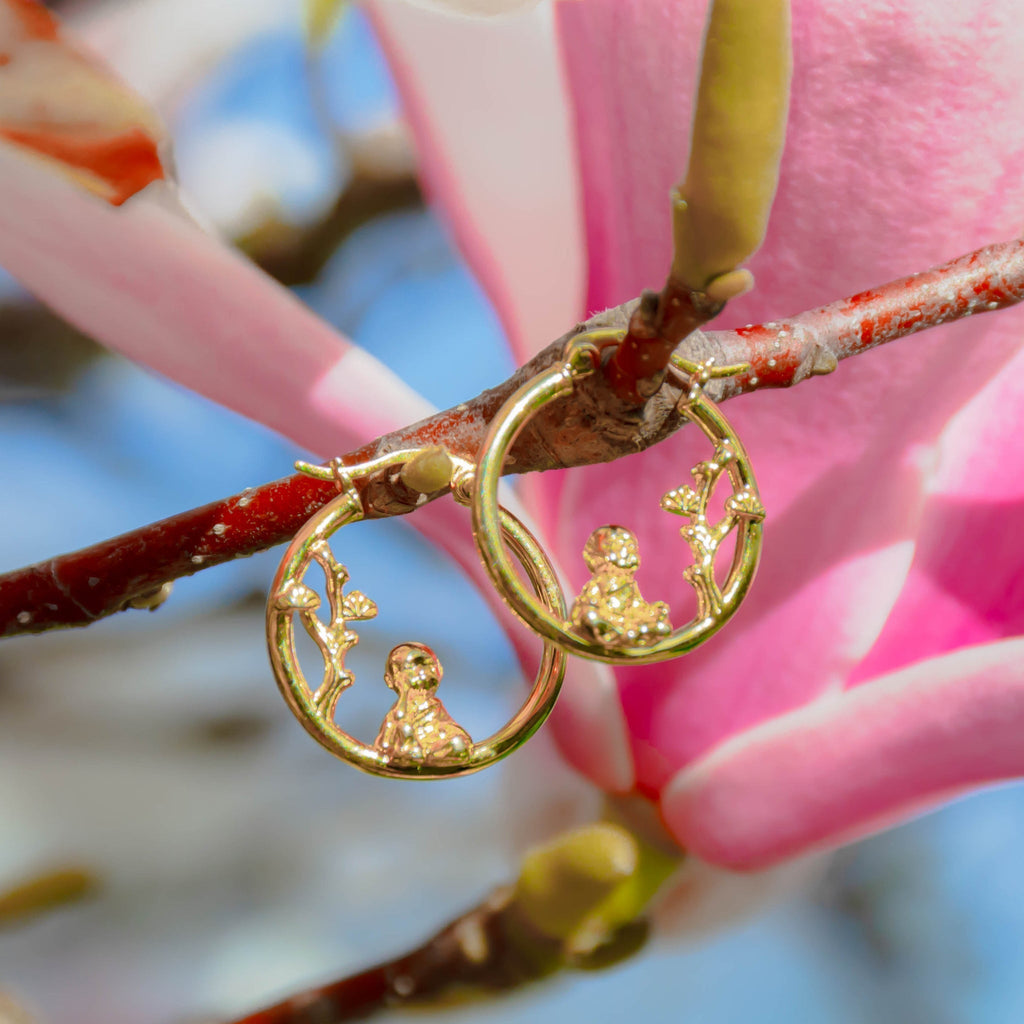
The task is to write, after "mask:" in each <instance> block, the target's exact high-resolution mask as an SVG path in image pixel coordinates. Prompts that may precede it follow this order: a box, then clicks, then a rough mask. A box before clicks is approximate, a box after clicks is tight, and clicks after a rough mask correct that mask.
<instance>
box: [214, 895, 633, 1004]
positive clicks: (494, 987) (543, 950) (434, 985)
mask: <svg viewBox="0 0 1024 1024" xmlns="http://www.w3.org/2000/svg"><path fill="white" fill-rule="evenodd" d="M511 897H512V892H511V890H509V889H500V890H498V891H497V892H495V893H494V895H493V896H492V897H491V898H490V899H489V900H487V901H485V902H484V903H483V904H481V905H480V906H479V907H475V908H474V909H473V910H471V911H469V913H466V914H463V915H462V916H461V917H459V918H457V919H456V920H455V921H453V922H452V923H451V924H448V925H446V926H445V927H444V928H442V929H441V931H439V932H438V933H437V934H436V935H434V936H433V937H431V938H430V939H428V940H427V941H426V942H425V943H424V944H423V945H422V946H420V947H419V948H418V949H414V950H413V951H412V952H411V953H407V954H405V955H404V956H401V957H398V958H397V959H395V960H388V961H385V962H384V963H380V964H377V965H375V966H373V967H370V968H367V969H366V970H364V971H360V972H359V973H358V974H353V975H350V976H349V977H347V978H342V979H340V980H339V981H334V982H331V983H330V984H327V985H323V986H319V987H316V988H312V989H308V990H306V991H305V992H301V993H299V994H297V995H294V996H291V997H290V998H288V999H285V1000H284V1001H283V1002H280V1003H277V1004H275V1005H274V1006H268V1007H266V1008H265V1009H263V1010H258V1011H257V1012H256V1013H253V1014H251V1015H250V1016H247V1017H244V1018H242V1019H240V1020H236V1021H233V1022H232V1024H343V1022H345V1021H353V1020H365V1019H366V1018H367V1017H370V1016H372V1015H373V1014H374V1013H377V1012H379V1011H382V1010H387V1009H392V1008H394V1007H397V1006H418V1007H423V1006H425V1005H430V1004H431V1003H437V1002H438V1001H440V1000H443V999H444V998H445V997H452V996H454V997H457V998H459V999H460V1001H462V1002H465V1001H466V999H467V998H468V997H469V996H471V995H475V996H484V995H493V994H495V993H498V992H506V991H509V990H511V989H515V988H519V987H521V986H522V985H525V984H529V983H530V982H535V981H539V980H541V979H543V978H546V977H548V976H549V975H551V974H553V973H555V972H556V971H559V970H562V969H565V968H575V969H584V970H593V969H597V968H602V967H607V966H611V965H612V964H615V963H618V962H619V961H621V960H623V959H625V958H626V957H629V956H632V955H633V954H634V953H636V952H637V950H639V949H640V948H641V947H642V946H643V944H644V943H645V941H646V939H647V934H648V925H647V922H646V921H645V920H643V919H640V920H637V921H633V922H630V923H629V924H627V925H625V926H623V927H622V928H620V929H619V930H618V931H617V932H614V933H613V934H612V935H611V936H609V938H608V940H607V941H606V942H604V943H602V944H601V945H599V946H598V947H597V948H596V949H594V950H592V951H591V952H589V953H586V954H575V955H574V954H572V953H570V952H568V951H567V949H566V947H565V946H564V945H563V943H562V942H560V941H559V940H558V939H555V938H553V937H551V936H548V935H545V934H544V933H543V932H541V931H539V930H538V929H537V928H536V927H535V926H534V925H533V924H532V923H531V922H530V921H529V920H528V919H527V918H526V917H525V916H524V915H523V914H522V913H521V912H520V911H519V909H518V907H517V905H516V903H515V902H514V901H513V900H512V899H511Z"/></svg>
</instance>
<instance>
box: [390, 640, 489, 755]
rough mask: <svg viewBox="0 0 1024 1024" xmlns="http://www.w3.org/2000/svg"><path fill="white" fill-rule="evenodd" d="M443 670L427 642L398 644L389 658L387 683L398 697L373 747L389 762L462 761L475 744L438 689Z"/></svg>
mask: <svg viewBox="0 0 1024 1024" xmlns="http://www.w3.org/2000/svg"><path fill="white" fill-rule="evenodd" d="M442 674H443V670H442V668H441V663H440V662H439V661H438V660H437V655H435V654H434V652H433V651H432V650H431V649H430V648H429V647H426V646H425V645H423V644H399V645H398V646H397V647H395V648H394V649H393V650H392V651H391V653H390V654H389V655H388V664H387V668H386V670H385V672H384V682H386V683H387V684H388V686H389V687H390V688H391V689H392V690H394V691H395V693H396V694H398V699H397V700H396V701H395V703H394V706H393V707H392V708H391V710H390V711H389V712H388V713H387V714H386V715H385V716H384V721H383V722H382V723H381V727H380V732H379V733H378V734H377V739H376V741H375V743H374V746H375V747H376V748H377V749H378V750H379V751H380V752H381V753H383V754H386V755H387V756H388V757H389V759H390V760H392V761H398V762H404V763H415V762H428V761H438V760H450V759H453V758H455V759H459V758H463V757H465V756H467V755H468V754H469V751H470V748H471V746H472V743H473V741H472V740H471V739H470V737H469V733H467V732H466V730H465V729H463V728H462V726H460V725H459V724H458V723H457V722H455V721H454V719H452V717H451V716H450V715H449V714H448V712H447V711H446V710H445V707H444V705H443V704H442V703H441V701H440V699H439V698H438V697H437V696H436V694H435V693H434V691H435V690H436V689H437V685H438V683H440V682H441V676H442Z"/></svg>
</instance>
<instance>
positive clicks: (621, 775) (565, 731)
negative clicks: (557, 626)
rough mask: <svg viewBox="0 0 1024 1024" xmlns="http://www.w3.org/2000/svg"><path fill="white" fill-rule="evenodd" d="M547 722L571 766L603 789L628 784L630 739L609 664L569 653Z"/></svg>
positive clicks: (632, 774) (622, 789)
mask: <svg viewBox="0 0 1024 1024" xmlns="http://www.w3.org/2000/svg"><path fill="white" fill-rule="evenodd" d="M551 728H552V729H553V730H554V735H555V738H556V739H557V740H558V746H559V748H560V750H561V752H562V754H563V756H564V757H565V759H566V760H567V761H568V762H569V764H571V765H572V766H573V767H574V768H575V769H576V770H577V771H579V772H582V774H584V775H585V776H587V778H589V779H590V780H591V781H592V782H595V783H596V784H597V785H598V786H600V787H601V788H602V789H603V790H605V791H606V792H609V793H628V792H629V791H630V790H632V789H633V787H634V785H635V784H636V770H635V768H634V765H633V752H632V745H631V743H630V737H629V731H628V729H627V728H626V716H625V714H624V713H623V709H622V701H621V698H620V697H619V689H618V686H617V685H616V682H615V673H614V671H613V670H612V669H611V667H610V666H608V665H604V664H602V663H601V662H597V661H584V660H583V659H581V658H570V659H569V664H568V666H567V668H566V673H565V683H564V684H563V686H562V693H561V696H559V698H558V704H557V705H556V706H555V710H554V711H553V712H552V715H551Z"/></svg>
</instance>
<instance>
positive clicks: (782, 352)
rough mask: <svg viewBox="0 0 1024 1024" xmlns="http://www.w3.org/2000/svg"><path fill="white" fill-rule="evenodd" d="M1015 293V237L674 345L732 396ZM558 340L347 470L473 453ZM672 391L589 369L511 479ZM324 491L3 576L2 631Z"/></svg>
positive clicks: (31, 625) (288, 522)
mask: <svg viewBox="0 0 1024 1024" xmlns="http://www.w3.org/2000/svg"><path fill="white" fill-rule="evenodd" d="M1022 298H1024V241H1019V240H1014V241H1011V242H1004V243H1000V244H998V245H992V246H988V247H986V248H985V249H981V250H978V251H977V252H974V253H970V254H969V255H967V256H963V257H960V258H959V259H956V260H953V261H952V262H950V263H947V264H944V265H943V266H941V267H938V268H936V269H934V270H930V271H927V272H926V273H923V274H916V275H914V276H912V277H909V278H903V279H901V280H899V281H894V282H892V283H890V284H887V285H883V286H882V287H880V288H876V289H873V290H871V291H867V292H862V293H861V294H859V295H855V296H853V297H852V298H849V299H843V300H841V301H839V302H834V303H832V304H830V305H828V306H823V307H821V308H820V309H815V310H811V311H809V312H807V313H802V314H800V315H798V316H795V317H791V318H789V319H787V320H784V321H779V322H776V323H767V324H763V325H759V326H756V327H748V328H743V329H740V330H736V331H718V332H709V333H701V332H699V331H697V332H694V333H693V334H692V335H690V337H688V338H687V339H686V340H685V341H684V342H683V344H682V346H681V349H680V350H681V351H682V352H683V353H685V354H687V355H688V356H690V357H692V358H697V359H703V358H707V357H708V356H714V357H715V358H716V360H717V361H718V362H719V364H720V365H721V364H724V363H740V362H749V363H750V364H751V371H750V372H749V373H747V374H745V375H743V376H742V377H739V378H735V379H730V380H726V381H714V382H712V384H711V385H709V387H708V390H709V393H710V394H711V395H712V397H713V398H716V399H723V398H730V397H733V396H735V395H737V394H741V393H743V392H745V391H753V390H756V389H758V388H763V387H789V386H791V385H793V384H796V383H799V382H800V381H801V380H803V379H805V378H806V377H808V376H812V375H815V374H822V373H829V372H831V371H832V370H833V369H835V367H836V365H837V364H838V361H839V360H841V359H845V358H847V357H849V356H852V355H856V354H857V353H859V352H863V351H866V350H867V349H869V348H873V347H875V346H877V345H882V344H884V343H886V342H888V341H892V340H894V339H896V338H901V337H904V336H905V335H908V334H913V333H914V332H916V331H919V330H923V329H925V328H928V327H935V326H937V325H939V324H943V323H947V322H949V321H952V320H957V319H959V318H961V317H964V316H970V315H972V314H975V313H984V312H990V311H992V310H997V309H1002V308H1004V307H1006V306H1010V305H1013V304H1015V303H1017V302H1020V301H1021V299H1022ZM636 308H637V302H632V303H627V304H626V305H625V306H622V307H618V308H617V309H613V310H609V311H607V312H606V313H603V314H601V315H600V316H598V317H595V318H593V319H592V320H591V321H589V322H588V324H586V325H581V326H580V327H579V328H577V330H582V329H585V328H586V327H597V326H609V325H612V326H618V327H625V326H626V324H627V323H628V321H629V318H630V317H631V316H632V314H633V313H634V311H635V310H636ZM571 333H575V332H571ZM567 337H569V335H567V336H566V338H567ZM566 338H561V339H559V340H558V341H556V342H554V343H553V344H551V345H549V346H548V347H547V348H546V349H545V350H544V351H543V352H541V353H540V354H539V355H537V356H536V357H535V358H534V359H533V360H531V361H530V363H528V364H527V365H526V366H524V367H521V368H520V369H519V370H518V371H517V372H516V373H515V374H514V375H513V376H512V377H511V378H509V380H507V381H505V383H503V384H502V385H501V386H499V387H497V388H494V389H493V390H490V391H485V392H484V393H483V394H481V395H479V396H477V397H476V398H474V399H472V400H471V401H468V402H465V403H463V404H461V405H459V406H457V407H456V408H454V409H449V410H447V411H446V412H442V413H438V414H437V415H435V416H433V417H431V418H430V419H427V420H424V421H422V422H421V423H417V424H413V425H412V426H409V427H405V428H403V429H402V430H399V431H396V432H394V433H393V434H388V435H386V436H384V437H381V438H378V439H377V440H376V441H374V442H372V443H371V444H369V445H367V446H366V447H365V448H363V449H361V450H360V451H358V452H353V453H351V455H350V456H349V457H348V458H347V459H346V461H350V462H355V461H359V460H361V459H364V458H367V457H368V456H370V455H372V454H375V453H378V452H382V451H389V450H393V449H395V448H401V447H413V446H416V445H422V444H444V445H445V446H446V447H447V448H448V449H449V450H450V451H452V452H453V453H454V454H457V455H461V456H464V457H467V458H471V459H472V458H475V456H476V453H477V449H478V447H479V445H480V443H481V441H482V438H483V436H484V433H485V431H486V428H487V425H488V423H489V422H490V420H491V418H492V417H493V416H494V414H495V413H496V412H497V410H498V408H499V407H500V406H501V404H502V402H503V401H504V400H505V398H506V397H507V396H508V395H509V394H511V392H512V391H513V390H514V389H515V388H516V387H518V386H519V384H520V383H522V382H523V381H524V380H525V379H527V378H528V377H530V376H532V375H533V374H535V373H536V372H538V371H539V370H540V369H541V368H543V367H546V366H549V365H551V364H552V363H554V362H556V361H557V360H558V359H559V357H560V355H561V352H562V348H563V346H564V343H565V340H566ZM677 394H678V393H677V391H676V390H675V388H674V387H673V386H672V385H671V384H670V383H666V384H663V385H662V386H661V387H660V388H659V390H658V391H657V392H656V393H655V394H654V395H653V396H651V397H650V398H649V399H647V401H645V402H644V404H643V405H642V406H641V407H639V408H638V407H637V406H636V405H635V403H633V402H631V401H623V400H622V399H621V398H619V397H618V395H616V394H615V393H614V391H613V390H612V388H611V386H610V385H609V382H608V380H607V379H606V377H605V376H604V375H601V374H595V375H594V376H593V377H591V378H589V379H588V380H587V381H586V382H585V383H584V385H582V386H581V387H579V388H578V389H577V391H576V392H575V393H574V394H573V396H572V398H571V399H566V400H564V402H563V403H561V404H556V405H552V406H550V407H549V408H548V409H547V410H545V413H543V414H541V415H539V416H537V417H536V418H535V419H534V420H533V421H532V422H531V423H530V425H529V426H528V428H527V430H525V431H524V433H523V435H522V436H521V437H520V439H519V440H518V441H517V443H516V446H515V448H514V449H513V451H512V458H513V459H514V462H512V463H511V464H510V466H509V471H510V472H517V473H525V472H533V471H537V470H545V469H552V468H557V467H560V466H573V465H584V464H588V463H595V462H609V461H612V460H614V459H618V458H621V457H622V456H624V455H629V454H632V453H633V452H635V451H637V450H640V449H643V448H647V447H649V446H650V445H652V444H656V443H658V442H659V441H661V440H663V439H664V438H665V437H667V436H668V435H669V434H671V433H672V432H673V431H674V430H675V429H677V427H678V426H679V425H680V419H679V418H678V417H677V416H676V414H675V412H674V407H675V400H676V397H677ZM568 402H571V403H572V409H571V410H569V409H568V408H567V405H566V403H568ZM372 486H373V487H374V489H375V490H374V495H373V497H374V501H375V504H377V505H378V506H379V507H380V508H381V512H382V514H387V515H397V514H402V513H405V512H409V511H412V509H413V507H414V496H413V495H411V494H408V493H402V492H401V488H400V486H399V487H397V488H396V487H389V485H387V484H386V483H384V482H382V481H375V482H373V484H372ZM334 493H335V492H334V488H333V486H332V485H329V484H324V483H320V482H317V481H315V480H311V479H309V478H307V477H303V476H293V477H290V478H288V479H285V480H278V481H276V482H274V483H271V484H266V485H264V486H262V487H259V488H255V489H254V490H251V491H247V492H245V493H243V494H241V495H235V496H234V497H231V498H227V499H225V500H224V501H219V502H214V503H213V504H211V505H206V506H204V507H203V508H199V509H193V510H191V511H189V512H184V513H182V514H180V515H177V516H172V517H171V518H170V519H165V520H163V521H161V522H159V523H154V524H152V525H150V526H145V527H142V528H141V529H138V530H135V531H133V532H131V533H128V534H124V535H123V536H121V537H115V538H114V539H113V540H109V541H105V542H103V543H101V544H97V545H95V546H93V547H91V548H86V549H84V550H81V551H76V552H72V553H71V554H67V555H62V556H59V557H57V558H54V559H51V560H50V561H48V562H43V563H40V564H38V565H33V566H29V567H27V568H25V569H19V570H16V571H14V572H10V573H7V574H5V575H3V576H0V636H11V635H14V634H18V633H31V632H41V631H43V630H47V629H53V628H56V627H60V626H84V625H88V624H89V623H91V622H94V621H96V620H97V619H100V618H103V617H104V616H107V615H111V614H113V613H114V612H117V611H121V610H123V609H125V608H126V607H129V606H130V605H131V604H132V602H134V601H138V600H139V599H140V598H145V597H146V595H150V594H153V593H154V592H156V591H158V590H159V589H160V588H161V587H162V586H163V585H164V584H165V583H167V582H168V581H170V580H174V579H178V578H180V577H182V576H188V575H191V574H192V573H195V572H198V571H200V570H201V569H205V568H208V567H209V566H212V565H218V564H220V563H222V562H226V561H230V560H231V559H234V558H241V557H244V556H246V555H250V554H253V553H254V552H256V551H261V550H263V549H264V548H268V547H272V546H274V545H275V544H280V543H281V542H283V541H285V540H287V539H289V538H290V537H291V536H292V535H293V534H294V533H295V531H296V530H297V529H298V527H299V526H300V525H301V524H302V523H303V522H304V521H305V520H306V519H307V518H308V517H309V516H310V515H312V514H313V512H315V511H316V510H317V509H318V508H320V507H321V506H322V505H323V504H324V503H325V502H326V501H328V500H329V499H330V498H331V497H332V496H333V494H334ZM436 496H437V495H434V496H433V497H436Z"/></svg>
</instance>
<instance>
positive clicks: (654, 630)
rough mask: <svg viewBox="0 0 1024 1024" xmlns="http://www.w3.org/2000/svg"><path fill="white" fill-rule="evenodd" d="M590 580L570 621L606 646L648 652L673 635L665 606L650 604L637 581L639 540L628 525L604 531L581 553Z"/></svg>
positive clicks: (608, 528)
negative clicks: (638, 649)
mask: <svg viewBox="0 0 1024 1024" xmlns="http://www.w3.org/2000/svg"><path fill="white" fill-rule="evenodd" d="M583 560H584V561H585V562H586V564H587V568H588V569H589V570H590V572H591V578H590V580H589V581H588V582H587V584H586V586H584V588H583V589H582V590H581V591H580V594H579V597H577V598H576V601H575V602H574V604H573V606H572V613H571V615H570V622H571V623H572V626H573V628H574V630H575V631H576V632H577V633H579V634H580V635H581V636H585V637H593V639H595V640H596V641H597V642H598V643H599V644H601V645H602V646H603V647H611V648H615V647H634V646H639V647H645V646H649V645H650V644H654V643H657V641H658V640H660V639H661V638H662V637H665V636H668V635H669V633H671V632H672V624H671V623H670V622H669V620H668V615H669V608H668V605H667V604H665V602H664V601H655V602H654V603H653V604H649V603H648V602H647V601H645V600H644V598H643V595H642V594H641V593H640V587H639V585H638V584H637V582H636V580H635V579H634V576H635V575H636V571H637V569H639V568H640V552H639V548H638V546H637V540H636V536H635V535H634V534H633V533H632V531H630V530H627V529H626V528H625V527H624V526H601V527H599V528H598V529H596V530H595V531H594V532H593V533H592V534H591V535H590V539H589V540H588V541H587V543H586V546H585V547H584V548H583Z"/></svg>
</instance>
